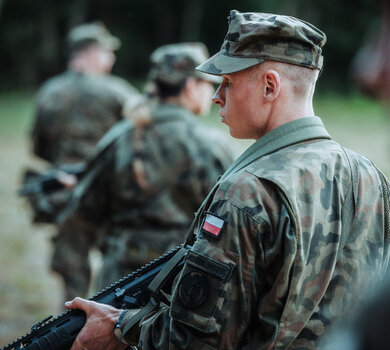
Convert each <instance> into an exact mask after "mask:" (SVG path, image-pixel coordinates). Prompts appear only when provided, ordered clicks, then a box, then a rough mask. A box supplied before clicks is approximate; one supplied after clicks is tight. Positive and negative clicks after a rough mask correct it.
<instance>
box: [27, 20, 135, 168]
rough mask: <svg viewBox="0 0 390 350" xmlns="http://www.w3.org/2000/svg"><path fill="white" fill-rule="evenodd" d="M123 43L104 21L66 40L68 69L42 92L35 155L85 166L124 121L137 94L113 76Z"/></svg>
mask: <svg viewBox="0 0 390 350" xmlns="http://www.w3.org/2000/svg"><path fill="white" fill-rule="evenodd" d="M119 46H120V41H119V39H118V38H116V37H114V36H112V35H111V34H110V33H109V31H108V30H107V29H106V28H105V27H104V25H103V24H101V23H100V22H94V23H89V24H83V25H80V26H78V27H75V28H74V29H73V30H71V31H70V33H69V35H68V50H69V52H68V54H69V62H68V70H67V71H65V72H64V73H62V74H60V75H59V76H56V77H53V78H51V79H49V80H48V81H47V82H45V83H44V84H43V86H42V87H41V88H40V90H39V92H38V95H37V102H36V119H35V124H34V127H33V132H32V139H33V149H34V153H35V154H36V155H37V156H39V157H41V158H43V159H45V160H47V161H48V162H50V163H51V164H53V165H55V166H60V165H63V164H69V163H77V162H81V161H84V160H85V159H86V157H87V155H88V154H90V152H91V150H92V149H93V147H94V146H95V145H96V143H97V142H98V141H99V139H100V138H101V137H102V136H103V135H104V133H105V132H106V131H107V130H108V129H109V128H110V127H111V126H113V125H114V124H115V123H116V122H117V121H119V120H121V119H122V118H123V115H122V110H123V106H124V104H125V102H126V101H127V100H128V99H129V98H132V97H133V96H134V95H136V94H137V93H138V92H137V90H136V89H135V88H134V87H132V86H131V85H130V84H129V83H127V82H126V81H125V80H123V79H121V78H119V77H116V76H112V75H110V72H111V69H112V67H113V65H114V63H115V54H114V52H113V51H114V50H116V49H118V48H119Z"/></svg>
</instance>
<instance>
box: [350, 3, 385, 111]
mask: <svg viewBox="0 0 390 350" xmlns="http://www.w3.org/2000/svg"><path fill="white" fill-rule="evenodd" d="M380 5H381V6H380V9H381V11H380V13H381V17H380V20H379V21H375V22H374V23H372V24H371V28H370V31H369V32H368V37H367V39H366V41H365V42H364V43H363V45H362V47H361V48H360V50H359V51H358V52H357V54H356V56H355V58H354V60H353V62H352V67H351V68H352V69H351V71H352V72H351V73H352V79H353V82H354V83H355V85H356V86H357V87H358V88H359V89H360V90H361V91H362V92H363V93H365V94H367V95H368V96H370V97H372V98H376V99H378V100H380V101H382V102H383V103H384V104H385V105H386V106H388V107H390V61H389V56H390V39H389V38H390V3H389V1H388V0H382V1H380Z"/></svg>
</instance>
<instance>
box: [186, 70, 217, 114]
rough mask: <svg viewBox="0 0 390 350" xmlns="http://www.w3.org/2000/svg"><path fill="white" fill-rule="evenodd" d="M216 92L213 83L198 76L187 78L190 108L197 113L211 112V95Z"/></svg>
mask: <svg viewBox="0 0 390 350" xmlns="http://www.w3.org/2000/svg"><path fill="white" fill-rule="evenodd" d="M213 93H214V87H213V85H212V83H210V82H208V81H205V80H202V79H196V78H193V77H191V78H188V79H187V97H188V99H189V105H188V106H187V107H189V109H190V110H191V111H192V112H193V113H194V114H197V115H205V114H207V113H209V112H210V107H211V97H212V96H213Z"/></svg>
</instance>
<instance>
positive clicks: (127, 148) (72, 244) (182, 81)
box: [53, 43, 234, 288]
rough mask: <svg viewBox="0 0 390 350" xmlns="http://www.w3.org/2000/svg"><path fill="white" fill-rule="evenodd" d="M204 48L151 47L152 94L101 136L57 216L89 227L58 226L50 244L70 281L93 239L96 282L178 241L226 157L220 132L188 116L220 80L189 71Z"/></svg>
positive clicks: (200, 109)
mask: <svg viewBox="0 0 390 350" xmlns="http://www.w3.org/2000/svg"><path fill="white" fill-rule="evenodd" d="M207 57H208V52H207V49H206V47H205V46H204V45H203V44H201V43H181V44H171V45H166V46H163V47H160V48H159V49H157V50H156V51H155V52H154V53H153V54H152V56H151V63H152V69H151V73H150V78H151V81H152V85H153V93H154V94H155V96H156V97H155V98H147V99H146V102H145V104H144V105H143V107H144V108H143V113H135V112H133V114H132V116H130V118H128V119H127V120H124V121H122V122H120V123H119V124H117V125H116V126H115V127H114V128H113V129H111V130H110V131H109V132H108V134H107V135H105V136H104V137H103V139H102V140H101V142H100V143H99V145H98V149H99V151H98V152H97V155H96V157H94V159H93V161H92V162H90V163H89V164H88V169H87V171H86V173H85V175H84V177H83V179H82V180H81V181H80V182H79V183H78V185H77V186H76V187H75V189H74V191H73V195H72V198H71V201H70V203H69V205H68V206H67V207H66V209H65V211H64V212H63V213H62V215H61V217H60V221H61V222H62V229H63V231H64V232H65V231H66V232H67V233H70V230H68V229H67V227H68V226H70V227H72V226H73V225H74V222H77V223H79V224H81V225H82V226H83V229H84V230H85V231H88V235H85V236H83V237H75V236H72V235H68V236H65V235H64V236H62V240H63V241H61V242H58V244H57V246H56V248H57V250H56V252H55V254H54V257H53V265H54V266H55V269H57V270H58V267H59V266H66V265H67V263H64V261H69V260H71V262H70V264H69V265H72V264H73V266H74V269H73V270H67V271H63V272H62V273H63V275H64V277H65V280H66V281H67V282H68V283H70V284H72V283H73V282H72V281H76V279H78V282H80V276H82V274H83V273H84V276H83V277H84V278H83V281H84V283H87V281H88V277H89V276H88V274H85V272H86V271H88V267H86V266H87V265H88V261H87V260H86V257H87V256H88V251H89V249H90V248H91V247H92V246H99V247H100V248H101V250H102V252H103V267H102V271H101V273H100V276H99V281H98V287H99V288H101V287H103V286H106V285H108V284H110V283H111V282H114V281H115V280H117V279H119V278H120V277H123V276H124V275H126V274H128V273H130V272H131V271H133V270H136V269H137V268H139V267H141V266H143V265H145V264H146V263H148V262H150V261H151V260H152V259H154V258H157V257H158V256H160V255H162V253H164V252H166V251H167V250H169V249H170V248H173V247H176V246H177V245H178V244H180V243H181V242H182V241H183V238H184V236H185V234H186V231H187V229H188V228H189V226H190V223H191V221H192V219H193V214H194V211H196V210H197V208H198V207H199V206H200V204H201V203H202V201H203V199H204V197H205V195H206V194H207V193H208V191H209V190H210V189H211V188H212V186H213V184H214V183H215V181H216V180H217V178H218V176H219V175H220V174H222V173H223V172H224V171H225V170H226V169H227V167H228V166H229V165H230V164H231V162H232V161H233V159H234V156H233V151H232V149H231V146H230V143H229V142H228V140H227V139H226V138H225V136H224V135H223V134H221V133H220V132H219V131H216V130H213V129H211V128H210V127H208V126H206V125H205V124H203V123H200V122H199V121H198V120H197V119H196V117H195V116H194V115H201V114H205V113H208V112H209V109H210V105H211V96H212V94H213V90H214V89H213V86H212V83H211V82H216V81H217V79H218V78H216V77H213V76H210V75H206V74H204V73H201V72H197V71H195V67H196V66H197V65H198V64H200V63H201V62H203V61H204V60H205V59H206V58H207ZM60 239H61V237H60ZM76 261H77V262H78V264H79V266H77V267H76V266H75V264H74V262H76ZM83 271H84V272H83Z"/></svg>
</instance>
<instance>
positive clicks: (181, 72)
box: [149, 42, 220, 85]
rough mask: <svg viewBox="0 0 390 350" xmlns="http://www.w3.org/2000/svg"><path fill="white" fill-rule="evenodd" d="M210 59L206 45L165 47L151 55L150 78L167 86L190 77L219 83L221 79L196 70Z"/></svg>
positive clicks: (172, 45)
mask: <svg viewBox="0 0 390 350" xmlns="http://www.w3.org/2000/svg"><path fill="white" fill-rule="evenodd" d="M208 58H209V53H208V51H207V48H206V46H205V45H204V44H202V43H200V42H193V43H178V44H170V45H164V46H161V47H159V48H158V49H156V50H155V51H154V52H153V53H152V55H151V58H150V60H151V71H150V74H149V78H150V79H151V80H153V81H161V82H164V83H166V84H172V85H174V84H178V83H180V82H181V81H183V80H185V79H186V78H188V77H190V76H194V77H198V78H200V79H204V80H208V81H211V82H215V83H219V82H220V78H218V77H215V76H211V75H209V74H205V73H202V72H199V71H197V70H195V67H196V66H198V65H199V64H201V63H202V62H204V61H205V60H207V59H208Z"/></svg>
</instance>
